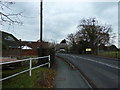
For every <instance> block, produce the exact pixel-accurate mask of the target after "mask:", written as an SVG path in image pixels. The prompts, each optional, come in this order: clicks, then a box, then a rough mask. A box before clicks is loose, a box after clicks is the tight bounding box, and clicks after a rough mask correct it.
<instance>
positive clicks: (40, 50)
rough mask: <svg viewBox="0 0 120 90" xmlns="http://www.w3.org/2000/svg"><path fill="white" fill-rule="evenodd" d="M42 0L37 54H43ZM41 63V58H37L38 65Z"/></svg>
mask: <svg viewBox="0 0 120 90" xmlns="http://www.w3.org/2000/svg"><path fill="white" fill-rule="evenodd" d="M42 10H43V1H42V0H40V42H39V48H38V56H39V57H41V56H43V47H42V30H43V28H42V25H43V11H42ZM40 64H42V62H41V60H38V65H40Z"/></svg>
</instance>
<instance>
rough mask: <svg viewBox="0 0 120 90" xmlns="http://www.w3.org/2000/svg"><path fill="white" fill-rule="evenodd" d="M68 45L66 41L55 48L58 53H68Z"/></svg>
mask: <svg viewBox="0 0 120 90" xmlns="http://www.w3.org/2000/svg"><path fill="white" fill-rule="evenodd" d="M67 47H68V46H67V44H66V40H65V39H64V40H62V41H61V42H60V44H57V45H56V47H55V50H56V51H57V52H65V51H66V49H67Z"/></svg>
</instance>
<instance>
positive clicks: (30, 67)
mask: <svg viewBox="0 0 120 90" xmlns="http://www.w3.org/2000/svg"><path fill="white" fill-rule="evenodd" d="M41 58H48V62H47V63H44V64H41V65H39V66H36V67H32V60H33V59H34V60H37V59H41ZM22 61H30V63H29V69H27V70H24V71H21V72H18V73H16V74H13V75H11V76H8V77H5V78H2V79H0V81H3V80H6V79H9V78H12V77H15V76H17V75H19V74H22V73H24V72H28V71H29V76H31V75H32V70H33V69H36V68H39V67H42V66H44V65H47V64H48V68H50V55H48V56H43V57H37V58H28V59H23V60H16V61H10V62H4V63H0V65H4V64H10V63H16V62H22Z"/></svg>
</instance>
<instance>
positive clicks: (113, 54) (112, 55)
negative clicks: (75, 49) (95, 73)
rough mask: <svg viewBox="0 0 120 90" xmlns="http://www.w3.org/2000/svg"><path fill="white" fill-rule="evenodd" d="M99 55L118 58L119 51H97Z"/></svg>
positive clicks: (119, 56)
mask: <svg viewBox="0 0 120 90" xmlns="http://www.w3.org/2000/svg"><path fill="white" fill-rule="evenodd" d="M99 56H104V57H110V58H120V52H118V51H111V52H102V53H99Z"/></svg>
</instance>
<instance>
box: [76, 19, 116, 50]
mask: <svg viewBox="0 0 120 90" xmlns="http://www.w3.org/2000/svg"><path fill="white" fill-rule="evenodd" d="M78 30H79V31H78V32H77V33H76V35H77V39H78V41H81V40H84V41H86V42H88V43H89V47H91V48H92V50H93V52H94V51H97V47H98V46H99V45H101V44H104V45H106V44H109V43H110V39H112V38H114V35H113V33H112V28H111V26H110V25H106V24H105V25H101V24H99V22H98V21H97V20H96V19H95V18H90V19H83V20H81V22H80V24H79V25H78Z"/></svg>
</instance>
